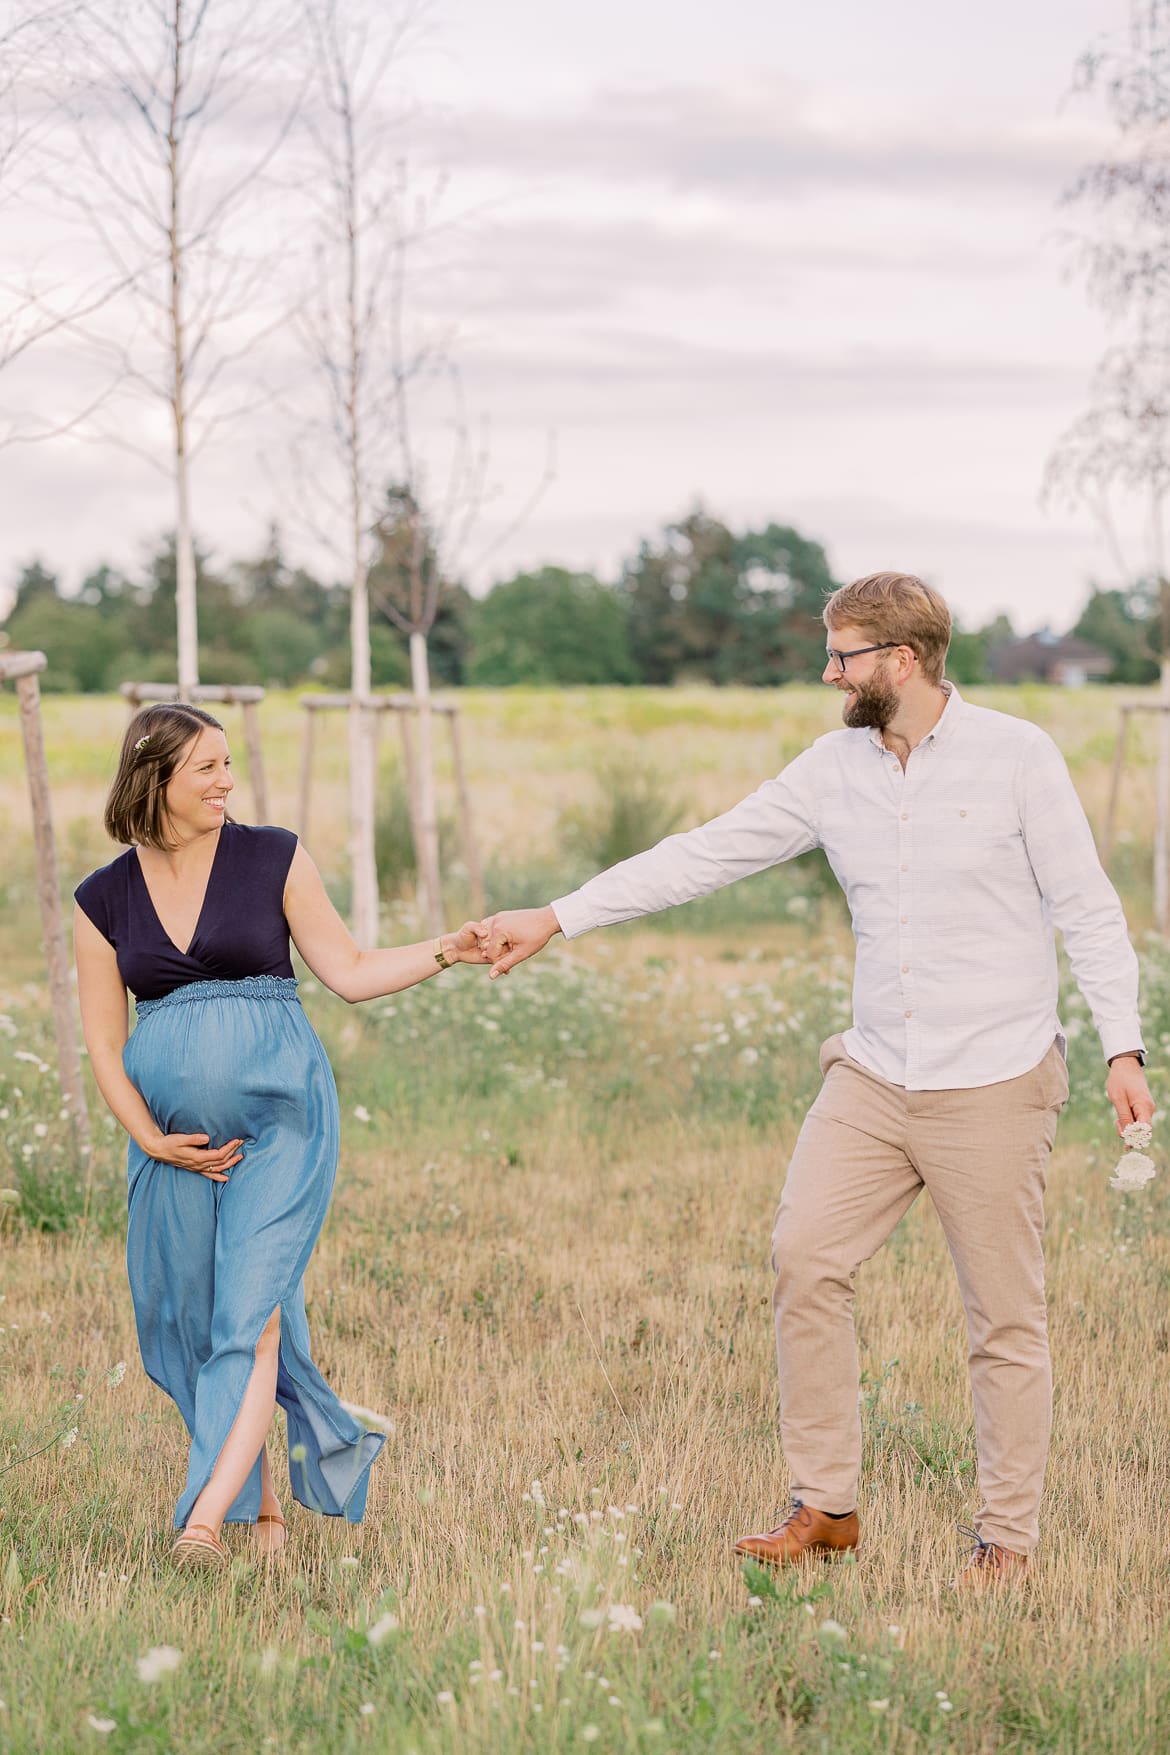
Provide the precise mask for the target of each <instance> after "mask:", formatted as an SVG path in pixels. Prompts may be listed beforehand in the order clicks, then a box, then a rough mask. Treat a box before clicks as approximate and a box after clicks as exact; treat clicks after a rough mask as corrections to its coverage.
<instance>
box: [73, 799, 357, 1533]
mask: <svg viewBox="0 0 1170 1755" xmlns="http://www.w3.org/2000/svg"><path fill="white" fill-rule="evenodd" d="M217 836H218V839H217V844H216V850H215V856H214V859H213V861H212V867H211V873H210V876H209V878H208V883H207V890H206V893H205V895H204V899H203V907H202V910H201V912H200V915H199V919H198V921H197V923H196V927H195V933H194V936H193V938H192V940H191V943H190V944H189V945H188V947H187V949H186V951H180V950H179V949H178V947H177V946H176V945H175V944H173V943H172V941H171V940H170V939H169V938H168V937H167V935H166V933H165V932H164V930H163V927H162V923H161V921H160V920H159V918H158V915H157V913H156V912H155V909H154V906H153V904H152V902H151V900H150V894H149V892H148V890H147V888H146V881H145V879H144V877H143V875H142V867H141V866H140V864H139V862H138V855H137V852H136V851H135V850H134V848H131V849H130V850H129V851H128V852H126V853H123V854H122V855H121V856H120V857H119V858H118V859H115V860H114V861H112V863H111V864H109V865H107V866H104V867H103V868H102V869H101V870H100V871H96V872H94V873H93V874H92V875H91V876H90V877H87V878H86V879H85V880H84V882H83V883H82V884H81V885H79V887H78V889H77V890H76V892H75V894H76V898H77V903H78V906H79V907H80V908H81V909H82V910H83V912H84V913H85V914H86V915H87V916H88V917H89V919H90V920H91V921H92V922H93V924H94V925H95V926H96V927H97V929H98V931H99V932H101V933H102V934H103V935H104V937H105V938H106V939H107V940H108V941H109V943H110V944H111V945H113V947H114V950H115V951H116V953H117V958H118V969H119V973H120V974H121V976H122V979H123V980H124V981H125V983H126V985H127V987H128V988H129V989H130V991H131V993H133V995H134V997H135V1001H136V1004H137V1013H138V1016H137V1022H136V1024H135V1027H134V1030H133V1031H132V1032H131V1035H130V1038H129V1040H128V1042H127V1044H126V1048H125V1052H124V1055H123V1064H124V1066H125V1068H126V1073H127V1075H128V1077H129V1079H130V1081H131V1083H132V1084H133V1085H134V1086H135V1087H136V1089H137V1090H139V1091H140V1092H141V1093H142V1096H143V1098H144V1099H145V1101H146V1105H147V1107H148V1109H149V1110H150V1113H151V1115H152V1117H153V1118H154V1120H155V1122H156V1123H157V1125H158V1126H159V1127H160V1128H161V1129H162V1131H163V1132H164V1133H206V1134H209V1135H210V1136H211V1140H210V1143H211V1145H212V1146H219V1145H223V1144H225V1143H226V1142H227V1141H228V1140H229V1139H235V1138H242V1139H243V1142H244V1143H243V1147H242V1148H241V1149H242V1151H243V1154H244V1155H243V1157H242V1159H241V1161H240V1162H239V1163H238V1164H237V1165H236V1166H235V1167H234V1168H233V1169H232V1170H231V1171H229V1172H228V1177H229V1180H228V1181H227V1182H210V1181H209V1180H208V1179H207V1177H205V1176H199V1175H196V1174H194V1173H193V1172H192V1171H190V1170H178V1169H176V1168H175V1167H174V1166H173V1165H171V1164H162V1163H159V1162H158V1161H157V1160H155V1159H153V1158H148V1157H147V1156H146V1154H145V1152H143V1151H142V1150H141V1149H140V1148H139V1147H138V1146H137V1145H136V1144H135V1143H134V1141H133V1140H131V1141H130V1146H129V1157H128V1171H129V1226H128V1231H127V1239H126V1262H127V1267H128V1270H129V1275H130V1291H131V1295H132V1297H133V1300H134V1317H135V1322H136V1325H137V1329H138V1344H139V1347H140V1348H141V1351H142V1362H143V1365H144V1366H145V1368H146V1371H147V1373H148V1374H149V1376H150V1377H152V1378H153V1379H154V1381H155V1383H157V1384H158V1386H159V1388H160V1389H163V1390H165V1391H166V1393H167V1395H169V1396H170V1397H171V1398H172V1400H173V1401H174V1402H175V1403H176V1405H177V1406H178V1409H179V1412H180V1413H181V1414H182V1416H183V1419H184V1421H185V1422H186V1425H187V1430H188V1432H189V1433H190V1435H191V1453H190V1461H189V1466H188V1470H187V1483H186V1486H185V1488H184V1490H183V1494H182V1497H181V1498H180V1500H179V1503H178V1506H177V1508H176V1511H175V1527H176V1529H182V1528H184V1527H185V1525H186V1522H187V1519H188V1517H189V1516H190V1514H191V1508H192V1507H193V1505H194V1504H195V1501H196V1500H197V1499H198V1497H199V1495H200V1493H202V1491H203V1489H204V1487H206V1485H207V1483H208V1481H209V1480H210V1479H211V1475H212V1472H213V1470H214V1468H215V1464H216V1461H217V1459H218V1457H219V1453H220V1451H221V1450H222V1448H223V1445H224V1443H225V1441H226V1439H227V1436H228V1433H229V1432H230V1431H231V1428H232V1425H233V1423H234V1421H235V1418H236V1415H237V1414H238V1413H239V1410H240V1405H241V1403H242V1401H243V1399H244V1392H245V1390H246V1389H247V1386H248V1382H249V1380H250V1378H251V1375H252V1371H253V1369H254V1367H255V1362H256V1345H257V1342H258V1340H259V1338H260V1335H261V1334H262V1332H263V1330H264V1328H265V1327H266V1325H267V1323H268V1321H269V1318H270V1317H271V1316H272V1313H273V1311H275V1310H279V1311H280V1355H279V1365H278V1371H277V1383H276V1399H277V1401H278V1402H279V1404H280V1406H281V1407H282V1408H283V1409H284V1411H285V1416H286V1419H287V1423H288V1448H289V1477H290V1482H291V1486H292V1492H293V1497H294V1498H296V1499H298V1500H299V1501H300V1503H301V1504H302V1505H306V1506H308V1507H310V1508H311V1509H312V1510H314V1511H319V1512H323V1513H325V1514H326V1515H327V1516H332V1517H345V1518H348V1519H349V1521H350V1522H351V1523H357V1522H360V1521H361V1518H362V1516H363V1513H364V1511H365V1503H366V1493H367V1489H368V1486H369V1472H370V1467H371V1464H372V1463H373V1461H374V1458H375V1457H376V1456H377V1454H378V1452H379V1451H380V1450H381V1448H382V1445H383V1444H384V1443H385V1438H384V1436H383V1435H382V1434H381V1433H375V1432H369V1431H367V1430H366V1429H365V1428H364V1427H363V1426H361V1425H359V1424H358V1422H357V1421H356V1420H354V1418H353V1417H352V1415H350V1414H348V1413H347V1412H346V1411H345V1409H344V1408H343V1407H342V1405H341V1403H340V1402H339V1401H338V1399H337V1397H336V1396H335V1395H334V1393H333V1391H332V1390H331V1389H330V1388H329V1385H328V1384H327V1383H326V1382H325V1379H324V1378H323V1377H322V1376H321V1373H320V1372H319V1371H318V1369H317V1367H316V1365H314V1363H313V1358H312V1353H311V1351H310V1346H309V1329H308V1322H307V1320H306V1316H305V1290H304V1274H305V1268H306V1265H307V1263H308V1260H309V1257H310V1255H311V1254H312V1252H313V1247H314V1245H315V1243H316V1241H317V1238H318V1235H319V1234H320V1231H321V1226H322V1224H323V1223H324V1219H325V1214H326V1211H327V1209H328V1206H329V1197H330V1195H331V1193H332V1190H333V1182H334V1178H335V1176H336V1172H337V1156H338V1143H339V1131H340V1130H339V1117H338V1108H337V1090H336V1086H335V1085H334V1082H333V1073H332V1070H331V1068H330V1065H329V1061H328V1058H327V1056H326V1054H325V1050H324V1048H323V1047H322V1045H321V1042H320V1039H319V1038H318V1036H317V1033H316V1031H315V1030H314V1029H313V1027H312V1025H311V1024H310V1023H309V1020H308V1018H307V1017H306V1016H305V1013H304V1011H303V1010H302V1008H301V1003H300V1000H299V999H298V998H297V984H296V980H295V978H294V975H293V968H292V960H291V956H290V952H289V933H288V923H287V922H286V920H285V917H284V900H283V898H284V885H285V880H286V878H287V876H288V870H289V866H290V865H291V864H292V857H293V854H294V852H295V851H296V844H297V839H296V836H295V835H293V834H291V833H290V832H289V831H288V830H287V829H278V828H251V827H247V826H245V825H243V824H240V823H225V824H224V825H223V827H222V828H221V829H219V830H218V831H217ZM259 1509H260V1456H259V1455H257V1458H256V1462H255V1465H254V1467H253V1469H252V1472H251V1474H250V1475H249V1477H248V1479H247V1481H246V1483H245V1485H244V1487H243V1488H242V1490H241V1491H240V1493H239V1495H238V1497H237V1499H236V1500H235V1503H234V1504H233V1505H232V1507H231V1509H230V1510H229V1512H228V1514H227V1521H228V1522H234V1523H254V1522H255V1521H256V1516H257V1513H258V1511H259Z"/></svg>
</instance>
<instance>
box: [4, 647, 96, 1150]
mask: <svg viewBox="0 0 1170 1755" xmlns="http://www.w3.org/2000/svg"><path fill="white" fill-rule="evenodd" d="M47 662H48V660H47V659H46V658H45V655H44V653H43V652H11V653H7V654H6V653H2V652H0V684H2V683H6V682H11V683H14V684H15V685H16V695H17V700H18V702H19V705H20V730H21V735H22V737H23V740H24V761H25V770H26V773H27V776H28V796H29V806H30V808H31V811H32V825H33V848H34V853H35V858H36V870H37V902H38V904H39V906H40V911H41V931H42V934H43V936H44V941H45V962H46V964H47V966H48V975H49V998H50V1002H51V1004H52V1008H53V1032H54V1035H55V1037H56V1042H57V1072H58V1075H59V1077H60V1080H61V1096H62V1099H63V1101H64V1102H65V1103H66V1104H67V1105H68V1107H69V1114H70V1117H71V1119H72V1123H73V1134H74V1138H75V1140H76V1141H77V1145H78V1147H79V1149H80V1150H81V1151H82V1153H83V1154H86V1155H88V1153H89V1151H90V1149H91V1142H90V1133H89V1109H88V1105H87V1104H86V1100H85V1081H84V1079H83V1078H82V1076H81V1052H80V1049H79V1046H78V1041H77V1026H76V1024H75V1023H74V1018H73V992H72V986H71V983H70V979H69V952H68V949H67V948H66V943H65V919H64V915H63V913H62V909H61V888H60V879H59V876H58V868H57V843H56V839H55V837H54V834H53V811H52V802H51V798H50V793H49V766H48V762H47V760H46V757H45V739H44V728H43V726H42V724H41V685H40V683H39V681H38V680H37V679H38V676H39V674H40V672H41V671H42V670H44V669H45V667H46V664H47Z"/></svg>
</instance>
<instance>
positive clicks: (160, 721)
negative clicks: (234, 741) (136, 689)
mask: <svg viewBox="0 0 1170 1755" xmlns="http://www.w3.org/2000/svg"><path fill="white" fill-rule="evenodd" d="M209 725H210V726H213V727H214V729H215V730H216V731H222V730H223V726H222V725H221V724H220V722H219V720H218V719H213V718H212V716H211V714H210V713H205V712H204V711H203V708H202V707H191V706H188V705H187V703H186V702H184V701H157V702H153V703H152V704H151V705H150V706H148V707H140V708H139V709H138V712H137V713H135V715H134V717H133V719H131V721H130V723H129V725H128V726H127V728H126V736H125V737H124V738H123V740H122V751H121V754H120V755H119V757H118V771H117V773H116V774H115V775H114V783H113V785H112V786H111V787H110V793H109V797H108V798H107V799H106V814H105V824H106V833H107V834H108V835H109V836H110V838H111V839H112V840H114V841H119V842H121V844H122V845H123V846H124V847H161V848H167V847H169V846H170V840H169V838H168V835H167V812H166V793H167V783H168V781H169V780H170V779H171V777H172V775H173V774H174V773H175V771H176V769H177V768H179V767H180V766H181V764H182V759H183V751H184V750H185V749H186V748H187V746H188V744H189V743H190V742H191V739H192V738H194V737H198V735H199V733H200V732H201V731H203V730H204V729H205V728H206V727H207V726H209ZM231 820H232V819H231V818H230V817H229V816H227V815H226V813H225V816H224V821H225V822H231Z"/></svg>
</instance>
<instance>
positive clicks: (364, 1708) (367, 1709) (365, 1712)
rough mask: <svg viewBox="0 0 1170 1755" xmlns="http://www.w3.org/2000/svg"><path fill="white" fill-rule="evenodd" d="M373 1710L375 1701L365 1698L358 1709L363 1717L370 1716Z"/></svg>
mask: <svg viewBox="0 0 1170 1755" xmlns="http://www.w3.org/2000/svg"><path fill="white" fill-rule="evenodd" d="M373 1710H374V1703H373V1701H372V1700H363V1701H362V1703H361V1705H360V1706H359V1707H358V1711H359V1712H360V1713H361V1715H362V1717H363V1718H369V1716H370V1714H371V1713H372V1712H373Z"/></svg>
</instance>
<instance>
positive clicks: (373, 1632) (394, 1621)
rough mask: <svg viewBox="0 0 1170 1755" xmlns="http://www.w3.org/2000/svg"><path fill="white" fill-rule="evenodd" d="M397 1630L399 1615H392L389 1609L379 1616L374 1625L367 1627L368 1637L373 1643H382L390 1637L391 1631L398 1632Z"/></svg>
mask: <svg viewBox="0 0 1170 1755" xmlns="http://www.w3.org/2000/svg"><path fill="white" fill-rule="evenodd" d="M397 1631H398V1616H397V1615H392V1614H391V1613H390V1611H389V1610H387V1611H386V1613H385V1614H384V1615H380V1616H379V1617H378V1619H377V1620H376V1621H375V1622H374V1624H373V1626H372V1627H367V1628H366V1638H367V1640H368V1641H369V1643H370V1644H371V1645H381V1643H382V1641H383V1640H384V1639H388V1638H389V1636H390V1635H391V1633H396V1632H397Z"/></svg>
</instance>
